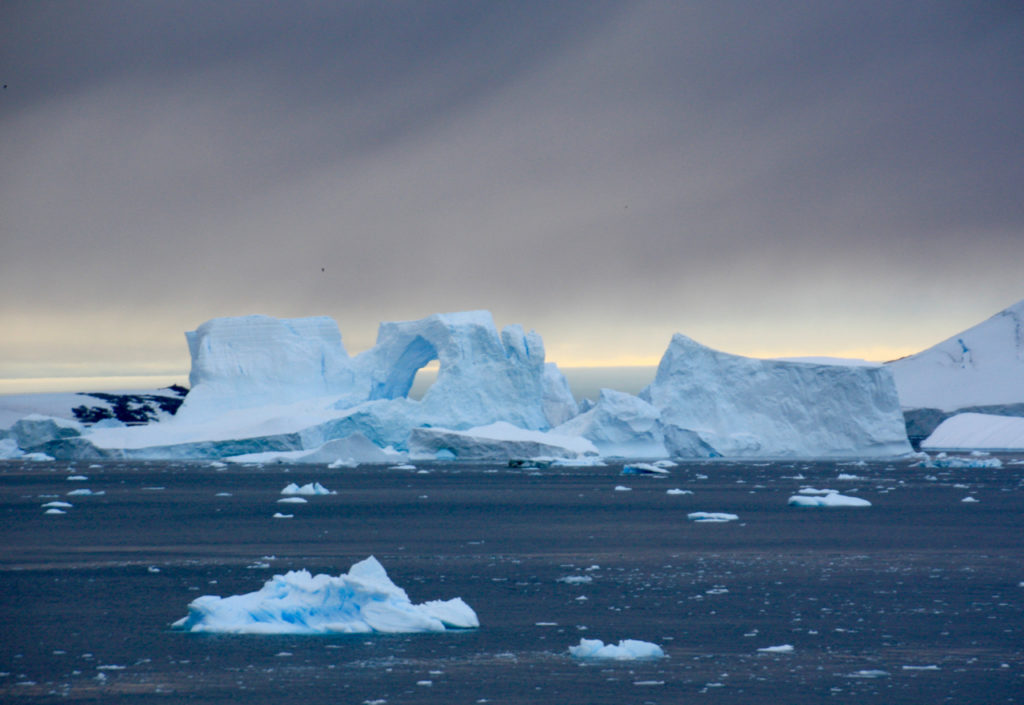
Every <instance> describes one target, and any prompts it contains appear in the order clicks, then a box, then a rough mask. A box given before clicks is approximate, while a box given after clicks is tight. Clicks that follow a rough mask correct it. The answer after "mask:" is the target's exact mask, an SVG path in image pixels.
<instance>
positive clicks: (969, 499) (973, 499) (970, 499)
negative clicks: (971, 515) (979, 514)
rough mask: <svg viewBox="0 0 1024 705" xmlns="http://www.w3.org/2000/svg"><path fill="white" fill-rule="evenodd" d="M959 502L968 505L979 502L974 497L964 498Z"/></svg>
mask: <svg viewBox="0 0 1024 705" xmlns="http://www.w3.org/2000/svg"><path fill="white" fill-rule="evenodd" d="M960 501H961V502H967V503H968V504H973V503H974V502H978V501H979V500H977V499H975V498H974V497H964V498H963V499H961V500H960Z"/></svg>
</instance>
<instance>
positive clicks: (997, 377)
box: [886, 301, 1024, 412]
mask: <svg viewBox="0 0 1024 705" xmlns="http://www.w3.org/2000/svg"><path fill="white" fill-rule="evenodd" d="M886 367H888V368H889V369H890V370H892V373H893V376H894V378H895V380H896V388H897V390H898V391H899V395H900V404H901V405H902V406H903V408H905V409H939V410H942V411H946V412H950V411H955V410H957V409H963V408H966V407H977V406H995V405H1003V404H1020V403H1022V402H1024V301H1018V302H1017V303H1015V304H1014V305H1013V306H1010V307H1009V308H1006V309H1004V310H1002V311H1000V312H999V313H997V314H996V315H994V316H992V317H991V318H989V319H988V320H986V321H983V322H981V323H979V324H978V325H976V326H972V327H971V328H968V329H967V330H965V331H963V332H961V333H958V334H956V335H954V336H952V337H950V338H948V339H946V340H944V341H942V342H941V343H938V344H937V345H934V346H932V347H930V348H928V349H926V350H922V351H921V352H919V353H916V354H914V355H910V356H909V357H904V358H901V359H899V360H894V361H892V362H889V363H887V364H886Z"/></svg>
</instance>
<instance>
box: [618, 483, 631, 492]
mask: <svg viewBox="0 0 1024 705" xmlns="http://www.w3.org/2000/svg"><path fill="white" fill-rule="evenodd" d="M615 491H616V492H632V491H633V488H632V487H626V486H625V485H615Z"/></svg>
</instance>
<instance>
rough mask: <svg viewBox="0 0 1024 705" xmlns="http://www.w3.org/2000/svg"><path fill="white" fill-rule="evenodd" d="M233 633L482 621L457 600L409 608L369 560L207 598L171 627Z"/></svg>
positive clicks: (356, 630) (465, 625) (433, 628)
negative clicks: (333, 571)
mask: <svg viewBox="0 0 1024 705" xmlns="http://www.w3.org/2000/svg"><path fill="white" fill-rule="evenodd" d="M173 626H174V627H176V628H180V629H184V630H185V631H190V632H222V633H231V634H327V633H344V634H362V633H370V632H381V633H409V632H441V631H444V630H445V629H446V628H455V629H470V628H474V627H478V626H480V622H479V620H478V619H477V616H476V613H475V612H474V611H473V610H472V608H470V607H469V605H467V604H466V603H465V602H463V601H462V599H461V598H458V597H456V598H454V599H451V600H447V601H438V600H435V601H430V602H424V603H423V604H419V605H414V604H412V602H410V601H409V597H408V595H406V593H405V591H404V590H402V589H401V588H400V587H398V586H397V585H395V584H394V583H393V582H391V579H390V578H388V575H387V573H386V572H385V570H384V567H383V566H382V565H381V564H380V562H378V561H377V559H376V558H374V557H372V556H371V557H369V558H367V559H365V560H362V561H360V562H358V563H356V564H355V565H353V566H352V567H351V568H350V569H349V572H348V573H347V574H346V573H343V574H341V575H339V576H337V577H333V576H330V575H310V574H309V572H308V571H305V570H293V571H289V572H288V573H286V574H284V575H275V576H274V577H273V578H271V579H270V580H268V581H267V582H266V584H264V586H263V587H262V588H261V589H260V590H258V591H256V592H250V593H247V594H244V595H233V596H230V597H217V596H216V595H204V596H202V597H199V598H196V599H195V600H193V601H192V603H191V604H189V606H188V615H187V616H185V617H183V618H182V619H180V620H178V621H177V622H175V623H174V625H173Z"/></svg>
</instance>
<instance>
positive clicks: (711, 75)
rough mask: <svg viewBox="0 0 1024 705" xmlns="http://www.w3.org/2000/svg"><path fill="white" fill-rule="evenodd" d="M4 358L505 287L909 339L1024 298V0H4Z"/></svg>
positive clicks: (6, 370) (794, 329)
mask: <svg viewBox="0 0 1024 705" xmlns="http://www.w3.org/2000/svg"><path fill="white" fill-rule="evenodd" d="M0 82H2V83H3V84H5V87H4V88H3V90H2V91H0V331H3V333H2V335H0V377H17V376H32V377H36V376H50V375H69V374H101V375H109V374H117V373H122V374H136V373H165V372H178V371H180V372H187V368H188V355H187V349H186V346H185V341H184V337H183V335H182V333H183V331H185V330H188V329H192V328H195V327H196V326H197V325H199V324H200V323H202V322H203V321H204V320H207V319H209V318H213V317H216V316H226V315H239V314H247V313H265V314H269V315H275V316H305V315H319V314H326V315H330V316H333V317H334V318H335V319H337V321H338V323H339V326H340V328H341V331H342V335H343V338H344V341H345V344H346V346H347V347H348V349H349V351H350V352H358V351H360V350H362V349H364V348H366V347H368V346H370V345H371V344H372V343H373V340H374V337H375V335H376V326H377V323H378V322H379V321H382V320H402V319H412V318H420V317H423V316H426V315H429V314H431V313H436V312H441V311H456V310H465V309H476V308H486V309H490V310H491V311H492V312H493V313H494V316H495V319H496V321H497V323H498V324H499V326H500V325H505V324H508V323H522V324H523V325H524V326H525V327H526V328H534V329H536V330H537V331H538V332H539V333H541V335H542V336H543V337H544V340H545V343H546V347H547V350H548V358H549V359H554V360H555V361H558V362H560V363H561V364H563V365H575V364H583V363H590V364H595V363H604V364H628V363H634V364H639V363H654V362H656V361H657V359H658V358H659V357H660V355H661V353H662V352H663V351H664V349H665V347H666V345H667V343H668V340H669V338H670V337H671V335H672V333H674V332H682V333H686V334H687V335H690V336H691V337H694V338H696V339H698V340H700V341H701V342H704V343H706V344H709V345H712V346H713V347H717V348H719V349H723V350H727V351H730V352H737V353H741V354H749V355H760V356H774V355H797V354H808V355H809V354H833V355H845V356H862V357H871V358H875V359H884V358H887V357H893V356H897V355H899V354H904V353H909V352H913V351H916V350H919V349H921V348H924V347H927V346H929V345H932V344H934V343H936V342H938V341H939V340H941V339H943V338H945V337H948V336H949V335H951V334H953V333H955V332H957V331H958V330H960V329H962V328H965V327H967V326H969V325H972V324H974V323H977V322H978V321H980V320H982V319H984V318H987V317H988V316H990V315H992V314H994V313H996V312H997V311H998V310H1000V309H1002V308H1004V307H1006V306H1008V305H1010V304H1011V303H1013V302H1015V301H1017V300H1019V299H1021V298H1024V276H1022V263H1024V4H1022V3H1021V2H1019V0H1008V1H1007V2H985V1H984V0H969V1H964V2H942V1H937V0H931V1H928V2H913V1H904V0H901V1H900V2H892V0H884V1H882V2H871V1H865V0H858V2H846V3H840V2H821V1H820V0H809V1H808V2H771V3H762V2H744V3H733V2H728V1H723V0H708V1H698V2H685V1H682V0H680V1H679V2H650V3H646V2H595V1H593V0H586V1H580V2H550V1H543V2H527V1H524V0H516V1H515V2H419V1H418V0H410V1H409V2H370V1H367V2H354V1H353V2H337V3H335V2H296V1H289V2H273V3H271V2H265V3H256V2H244V3H231V2H187V1H181V0H175V1H174V2H170V1H168V2H136V1H134V0H131V1H125V2H102V1H99V0H90V2H41V1H38V0H25V1H19V0H5V1H4V2H3V3H0Z"/></svg>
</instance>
